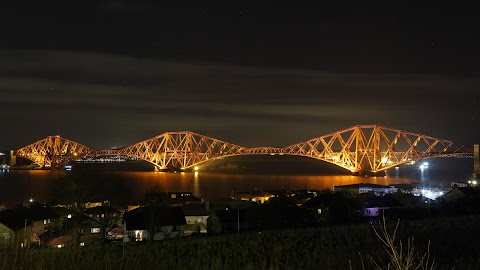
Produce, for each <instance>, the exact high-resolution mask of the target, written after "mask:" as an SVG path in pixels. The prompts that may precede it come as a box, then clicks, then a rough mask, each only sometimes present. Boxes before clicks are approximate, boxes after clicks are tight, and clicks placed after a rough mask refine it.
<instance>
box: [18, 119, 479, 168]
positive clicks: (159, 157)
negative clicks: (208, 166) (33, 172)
mask: <svg viewBox="0 0 480 270" xmlns="http://www.w3.org/2000/svg"><path fill="white" fill-rule="evenodd" d="M258 154H271V155H273V154H280V155H296V156H305V157H310V158H314V159H318V160H323V161H326V162H329V163H332V164H335V165H337V166H340V167H342V168H345V169H347V170H349V171H351V172H353V173H359V172H373V173H376V172H381V171H385V170H387V169H390V168H392V167H396V166H399V165H402V164H406V163H410V162H415V161H418V160H422V159H426V158H433V157H446V156H456V155H461V154H473V148H471V147H467V146H462V145H457V144H455V143H454V142H452V141H448V140H443V139H438V138H434V137H430V136H426V135H421V134H416V133H411V132H406V131H401V130H397V129H391V128H386V127H382V126H377V125H359V126H354V127H351V128H348V129H344V130H340V131H337V132H334V133H330V134H327V135H323V136H320V137H317V138H313V139H310V140H308V141H305V142H302V143H297V144H294V145H291V146H287V147H284V148H275V147H256V148H246V147H242V146H238V145H235V144H231V143H228V142H224V141H221V140H217V139H214V138H210V137H207V136H204V135H200V134H197V133H193V132H189V131H184V132H167V133H163V134H161V135H159V136H157V137H154V138H151V139H148V140H145V141H142V142H139V143H136V144H134V145H131V146H128V147H125V148H123V149H119V150H97V151H96V150H93V149H91V148H88V147H86V146H84V145H81V144H78V143H76V142H73V141H70V140H67V139H64V138H61V137H59V136H52V137H47V138H45V139H43V140H40V141H38V142H35V143H33V144H31V145H28V146H26V147H24V148H22V149H20V150H18V151H17V155H18V156H21V157H24V158H27V159H30V160H32V161H33V162H35V163H37V164H39V165H40V166H43V167H60V166H62V165H64V164H66V163H68V162H71V161H74V160H76V159H78V158H81V157H84V156H88V155H90V156H101V155H121V156H131V157H136V158H140V159H143V160H145V161H147V162H150V163H152V164H154V165H155V166H156V167H157V168H158V169H169V168H179V169H188V168H192V167H195V166H197V165H199V164H201V163H204V162H207V161H211V160H214V159H218V158H223V157H228V156H234V155H258Z"/></svg>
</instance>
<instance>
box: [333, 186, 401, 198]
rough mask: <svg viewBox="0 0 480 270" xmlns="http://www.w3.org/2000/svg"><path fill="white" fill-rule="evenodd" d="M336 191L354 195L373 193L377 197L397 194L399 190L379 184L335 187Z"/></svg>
mask: <svg viewBox="0 0 480 270" xmlns="http://www.w3.org/2000/svg"><path fill="white" fill-rule="evenodd" d="M334 190H335V191H346V192H350V193H352V194H362V193H367V192H372V193H374V194H375V195H377V196H380V195H383V194H388V193H395V192H397V188H396V187H394V186H384V185H377V184H370V183H360V184H352V185H343V186H334Z"/></svg>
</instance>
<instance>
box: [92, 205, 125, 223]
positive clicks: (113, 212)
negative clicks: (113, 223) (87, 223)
mask: <svg viewBox="0 0 480 270" xmlns="http://www.w3.org/2000/svg"><path fill="white" fill-rule="evenodd" d="M85 215H87V216H89V217H90V218H92V219H94V220H96V221H98V222H103V221H104V220H105V219H110V218H113V219H119V218H120V216H121V213H120V211H118V210H117V209H115V208H113V207H111V206H110V205H103V206H95V207H91V208H87V209H85Z"/></svg>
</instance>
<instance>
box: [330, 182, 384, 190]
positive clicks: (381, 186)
mask: <svg viewBox="0 0 480 270" xmlns="http://www.w3.org/2000/svg"><path fill="white" fill-rule="evenodd" d="M362 187H363V188H389V187H390V186H385V185H378V184H371V183H360V184H351V185H343V186H335V188H340V189H341V188H362Z"/></svg>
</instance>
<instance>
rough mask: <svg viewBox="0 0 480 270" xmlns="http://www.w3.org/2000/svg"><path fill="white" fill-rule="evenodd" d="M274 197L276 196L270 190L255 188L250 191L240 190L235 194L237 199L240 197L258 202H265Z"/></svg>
mask: <svg viewBox="0 0 480 270" xmlns="http://www.w3.org/2000/svg"><path fill="white" fill-rule="evenodd" d="M272 197H275V196H274V195H273V194H271V193H269V192H266V191H262V190H254V191H250V192H239V193H237V194H236V195H235V198H236V199H240V200H243V201H252V202H257V203H264V202H266V201H268V200H269V199H270V198H272Z"/></svg>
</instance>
